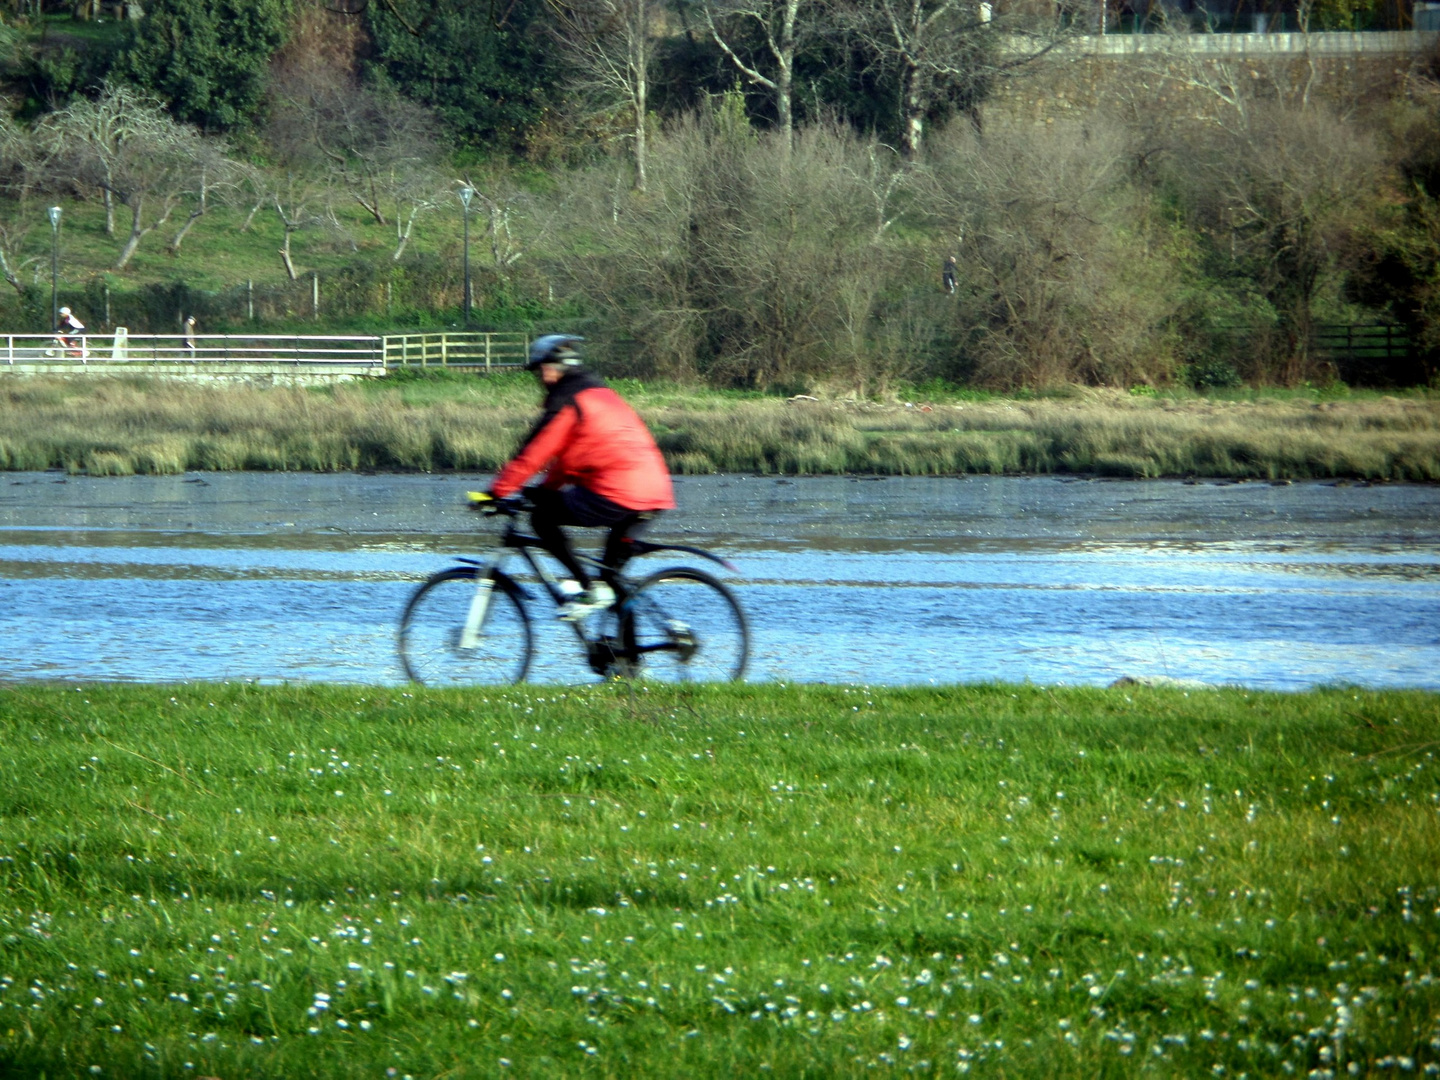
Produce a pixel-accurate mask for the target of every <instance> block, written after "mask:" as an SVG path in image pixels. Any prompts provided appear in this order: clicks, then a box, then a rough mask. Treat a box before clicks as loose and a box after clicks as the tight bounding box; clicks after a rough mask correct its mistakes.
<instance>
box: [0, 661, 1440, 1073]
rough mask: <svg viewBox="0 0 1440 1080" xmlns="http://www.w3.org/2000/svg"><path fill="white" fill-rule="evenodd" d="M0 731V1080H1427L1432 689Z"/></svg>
mask: <svg viewBox="0 0 1440 1080" xmlns="http://www.w3.org/2000/svg"><path fill="white" fill-rule="evenodd" d="M0 739H3V741H4V744H5V745H6V746H7V747H8V748H9V751H8V753H7V755H6V760H5V762H4V764H3V765H0V770H3V782H0V793H3V795H0V815H3V816H0V821H3V826H0V887H3V889H4V897H3V901H0V982H3V989H0V1003H3V1008H0V1072H13V1073H15V1074H17V1075H38V1074H39V1073H40V1072H41V1071H42V1070H44V1071H45V1073H46V1075H48V1076H52V1077H56V1076H71V1075H89V1073H88V1072H87V1070H88V1067H89V1066H90V1065H91V1064H92V1063H103V1065H104V1069H105V1075H126V1076H161V1075H167V1076H169V1075H176V1074H177V1073H183V1074H184V1075H214V1076H225V1077H234V1076H244V1075H271V1076H274V1075H301V1074H305V1075H315V1076H353V1075H376V1074H378V1073H379V1072H380V1071H381V1070H384V1069H386V1068H391V1067H393V1068H394V1069H396V1070H397V1072H396V1075H411V1076H414V1077H431V1076H436V1075H441V1074H443V1075H445V1076H451V1077H460V1076H482V1075H493V1074H494V1073H496V1072H497V1071H499V1069H500V1068H501V1063H502V1059H503V1060H504V1061H508V1062H509V1065H510V1069H511V1071H512V1072H514V1073H515V1074H518V1075H532V1076H546V1077H551V1076H581V1075H585V1076H636V1075H646V1076H687V1075H717V1076H718V1075H725V1076H730V1075H753V1074H755V1073H756V1072H758V1071H761V1070H763V1069H766V1068H769V1069H771V1070H773V1071H774V1072H775V1073H777V1074H780V1075H790V1076H800V1075H808V1076H815V1077H828V1076H835V1075H856V1074H860V1073H864V1072H867V1071H868V1070H869V1068H870V1067H871V1066H875V1065H879V1066H881V1067H884V1068H891V1069H897V1070H898V1069H906V1070H908V1069H910V1068H911V1067H915V1068H916V1069H917V1070H918V1071H933V1072H944V1073H947V1074H948V1073H950V1072H952V1071H953V1070H955V1069H956V1067H957V1066H960V1067H961V1071H964V1068H965V1067H966V1066H971V1067H973V1068H974V1071H975V1072H977V1073H979V1074H983V1075H1002V1074H1003V1075H1005V1076H1012V1077H1013V1076H1047V1077H1049V1076H1061V1077H1095V1076H1130V1075H1135V1074H1137V1073H1139V1072H1141V1071H1142V1070H1144V1071H1146V1072H1149V1073H1151V1074H1153V1075H1157V1076H1197V1075H1200V1074H1201V1073H1202V1072H1203V1073H1207V1074H1209V1073H1210V1072H1211V1071H1212V1070H1214V1072H1215V1074H1217V1075H1219V1074H1220V1073H1221V1070H1222V1069H1223V1070H1224V1075H1229V1076H1236V1075H1241V1074H1245V1073H1248V1074H1249V1075H1251V1076H1262V1075H1278V1074H1280V1073H1281V1072H1282V1071H1283V1072H1290V1071H1292V1070H1293V1071H1294V1073H1295V1074H1297V1075H1305V1074H1306V1073H1307V1072H1309V1070H1311V1069H1312V1068H1324V1067H1330V1068H1335V1069H1337V1070H1338V1072H1339V1074H1340V1075H1346V1074H1347V1073H1346V1070H1347V1067H1348V1066H1349V1065H1350V1063H1351V1062H1353V1063H1355V1066H1356V1071H1358V1072H1359V1073H1360V1074H1369V1073H1371V1072H1374V1071H1376V1070H1378V1069H1381V1068H1384V1067H1386V1066H1387V1065H1393V1064H1396V1063H1397V1062H1399V1061H1401V1060H1405V1061H1408V1063H1409V1064H1410V1065H1411V1066H1413V1067H1416V1068H1417V1069H1418V1068H1423V1066H1424V1065H1425V1064H1427V1063H1434V1062H1437V1061H1440V1033H1437V1031H1436V1029H1435V1018H1436V1016H1437V1015H1440V985H1437V983H1436V980H1435V972H1436V962H1437V957H1440V910H1437V909H1440V901H1437V896H1440V888H1437V886H1440V880H1437V878H1440V875H1437V870H1436V867H1437V865H1440V859H1437V854H1440V817H1437V813H1440V791H1437V782H1436V776H1435V765H1434V749H1435V747H1436V746H1437V745H1440V707H1437V698H1436V697H1435V696H1434V695H1426V694H1419V693H1367V692H1359V691H1350V690H1344V689H1336V690H1329V691H1320V692H1315V693H1310V694H1305V695H1296V696H1282V695H1265V694H1252V693H1246V692H1242V691H1210V692H1191V693H1188V694H1187V693H1183V692H1181V691H1178V690H1176V691H1160V690H1143V689H1130V690H1110V691H1098V690H1055V691H1051V690H1047V689H1043V688H1037V687H1004V686H1000V687H971V688H954V689H939V690H929V689H927V690H886V691H873V692H872V691H869V690H867V689H865V688H863V687H848V688H838V687H837V688H825V687H808V688H793V689H790V688H785V687H738V688H724V689H700V690H693V691H688V692H672V691H669V690H664V689H658V688H657V689H652V690H644V689H640V690H636V689H634V688H630V687H626V686H623V685H612V686H598V687H586V688H577V689H571V690H568V691H567V690H553V689H545V690H529V689H519V690H504V691H497V690H491V691H482V692H472V693H432V692H425V691H416V692H414V693H413V695H412V693H410V692H404V691H400V690H391V689H378V688H373V687H366V688H345V687H308V688H271V689H258V688H254V687H248V686H208V687H207V686H187V687H169V688H157V687H145V688H140V687H107V686H87V687H76V688H62V687H54V688H46V687H35V686H28V687H9V688H5V689H3V690H0ZM317 1003H320V1004H317ZM322 1005H323V1007H321V1006H322ZM187 1063H189V1064H191V1065H193V1070H192V1069H190V1068H187Z"/></svg>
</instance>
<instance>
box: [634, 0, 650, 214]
mask: <svg viewBox="0 0 1440 1080" xmlns="http://www.w3.org/2000/svg"><path fill="white" fill-rule="evenodd" d="M644 10H645V7H644V4H641V13H642V14H641V22H642V24H641V35H639V46H638V49H636V53H638V56H636V65H635V68H636V71H635V190H636V192H644V190H645V154H647V147H645V107H647V99H648V95H649V84H648V79H647V75H645V65H647V60H648V59H649V55H648V53H649V49H648V48H647V42H645V36H644V35H645V30H644Z"/></svg>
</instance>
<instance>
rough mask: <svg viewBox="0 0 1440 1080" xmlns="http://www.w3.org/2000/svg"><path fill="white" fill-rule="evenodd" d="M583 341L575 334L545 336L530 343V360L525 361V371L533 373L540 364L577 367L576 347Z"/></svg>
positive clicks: (578, 354) (578, 362)
mask: <svg viewBox="0 0 1440 1080" xmlns="http://www.w3.org/2000/svg"><path fill="white" fill-rule="evenodd" d="M584 340H585V339H584V338H582V337H578V336H577V335H575V334H546V335H544V336H543V337H538V338H536V339H535V340H534V341H532V342H531V343H530V358H529V359H528V360H527V361H525V370H526V371H534V370H535V369H536V368H537V367H539V366H540V365H541V364H564V365H565V366H566V367H579V366H580V351H579V349H577V348H576V346H577V345H579V344H580V342H582V341H584Z"/></svg>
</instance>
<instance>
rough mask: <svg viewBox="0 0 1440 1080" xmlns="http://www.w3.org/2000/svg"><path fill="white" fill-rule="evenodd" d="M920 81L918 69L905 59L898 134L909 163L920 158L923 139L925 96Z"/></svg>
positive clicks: (901, 147)
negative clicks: (900, 122) (900, 125)
mask: <svg viewBox="0 0 1440 1080" xmlns="http://www.w3.org/2000/svg"><path fill="white" fill-rule="evenodd" d="M920 80H921V74H920V69H919V67H918V66H917V65H916V64H915V63H914V62H913V61H911V60H908V59H907V60H906V61H905V70H904V73H903V74H902V75H901V84H900V88H901V89H900V108H901V120H902V121H903V123H902V128H901V132H900V149H901V151H902V152H903V153H904V154H905V157H906V158H907V159H908V160H910V161H914V160H915V159H916V158H918V157H919V156H920V144H921V142H922V141H923V140H924V138H925V95H924V94H923V93H922V92H921V87H920Z"/></svg>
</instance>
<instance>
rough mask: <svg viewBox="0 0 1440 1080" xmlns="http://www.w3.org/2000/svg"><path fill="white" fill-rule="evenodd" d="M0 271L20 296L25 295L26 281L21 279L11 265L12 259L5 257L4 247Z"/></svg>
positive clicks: (1, 250) (0, 255) (1, 249)
mask: <svg viewBox="0 0 1440 1080" xmlns="http://www.w3.org/2000/svg"><path fill="white" fill-rule="evenodd" d="M0 273H3V275H4V277H5V280H6V281H8V282H9V283H10V284H11V286H12V287H13V288H14V289H15V292H16V293H18V294H19V295H20V296H24V295H25V283H24V282H23V281H21V280H20V278H19V276H18V275H17V274H16V273H15V270H14V268H13V267H12V266H11V265H10V260H9V259H7V258H6V257H5V249H4V248H0Z"/></svg>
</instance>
